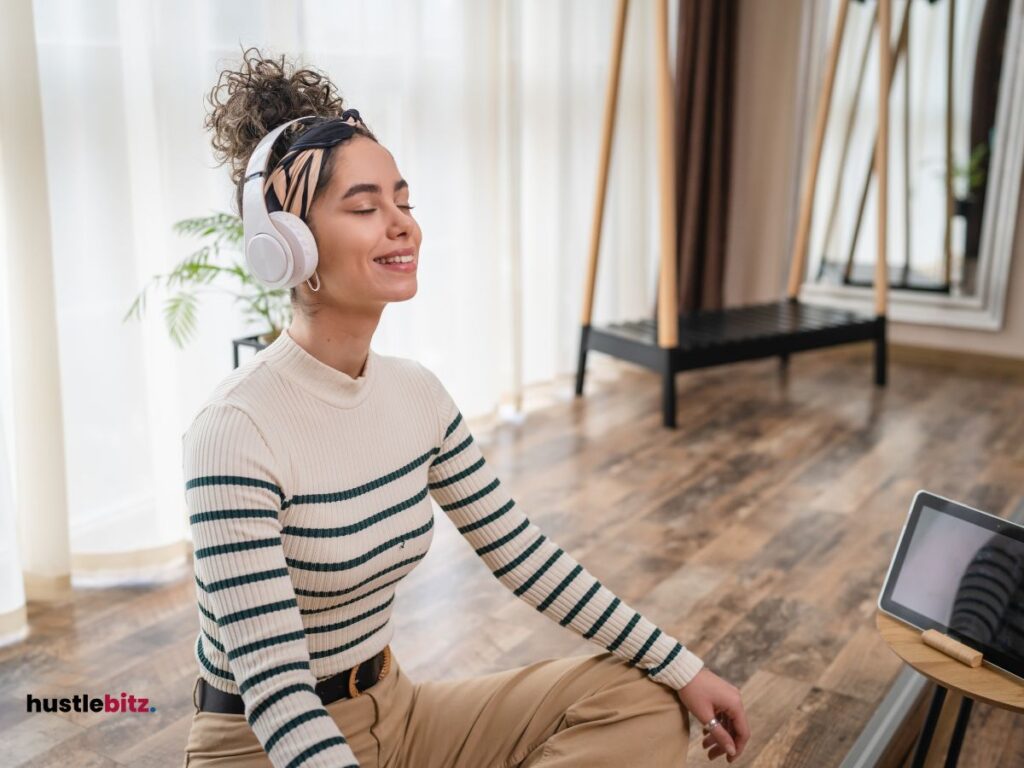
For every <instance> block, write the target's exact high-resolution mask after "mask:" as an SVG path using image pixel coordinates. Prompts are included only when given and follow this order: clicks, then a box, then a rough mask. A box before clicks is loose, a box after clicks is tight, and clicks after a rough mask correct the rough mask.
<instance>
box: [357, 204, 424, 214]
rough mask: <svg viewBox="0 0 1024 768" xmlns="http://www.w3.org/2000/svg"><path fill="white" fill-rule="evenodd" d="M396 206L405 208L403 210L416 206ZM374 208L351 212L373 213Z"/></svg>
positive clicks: (409, 209)
mask: <svg viewBox="0 0 1024 768" xmlns="http://www.w3.org/2000/svg"><path fill="white" fill-rule="evenodd" d="M398 207H399V208H405V210H407V211H411V210H412V209H413V208H415V207H416V206H415V205H400V206H398ZM376 210H377V209H376V208H367V209H365V210H362V211H352V213H373V212H374V211H376Z"/></svg>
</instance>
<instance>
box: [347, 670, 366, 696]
mask: <svg viewBox="0 0 1024 768" xmlns="http://www.w3.org/2000/svg"><path fill="white" fill-rule="evenodd" d="M362 663H363V662H361V661H360V662H358V663H357V664H356V665H355V666H354V667H352V671H351V672H349V674H348V696H349V698H350V699H354V698H356V697H358V696H362V694H363V692H362V691H361V690H359V687H358V686H357V685H356V675H358V674H359V667H360V666H361V665H362Z"/></svg>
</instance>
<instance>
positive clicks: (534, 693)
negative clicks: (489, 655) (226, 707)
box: [184, 653, 689, 768]
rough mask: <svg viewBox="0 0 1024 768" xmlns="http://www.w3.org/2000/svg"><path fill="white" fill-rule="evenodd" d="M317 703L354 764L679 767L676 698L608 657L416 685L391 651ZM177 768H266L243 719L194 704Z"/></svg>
mask: <svg viewBox="0 0 1024 768" xmlns="http://www.w3.org/2000/svg"><path fill="white" fill-rule="evenodd" d="M193 703H194V701H193ZM327 710H328V712H329V713H330V715H331V717H332V718H334V721H335V722H336V723H337V724H338V726H339V728H341V731H342V733H343V734H344V735H345V737H346V738H347V739H348V742H349V745H350V746H351V748H352V750H353V752H355V755H356V758H357V759H358V760H359V763H360V766H361V768H583V767H584V766H585V767H586V768H612V767H613V766H614V768H622V767H623V766H643V768H679V767H680V766H683V765H684V764H685V761H686V750H687V746H688V744H689V717H688V716H687V711H686V708H685V707H684V706H683V704H682V702H680V700H679V697H678V695H677V694H676V693H675V692H674V691H672V690H671V689H669V688H668V687H666V686H664V685H662V684H660V683H656V682H654V681H653V680H651V679H649V678H648V677H647V675H646V674H645V673H644V672H643V670H641V669H639V668H637V667H631V666H629V665H628V664H626V663H625V662H624V661H622V660H621V659H619V658H618V657H616V656H613V655H612V654H611V653H599V654H593V655H587V656H572V657H567V658H559V659H546V660H543V661H537V662H534V663H533V664H528V665H526V666H524V667H517V668H515V669H509V670H505V671H503V672H495V673H492V674H488V675H482V676H479V677H470V678H462V679H455V680H439V681H424V682H418V683H417V682H413V681H412V680H410V679H409V678H408V677H407V676H406V675H405V673H404V672H403V671H402V668H401V665H400V664H399V663H398V658H397V656H395V655H392V662H391V670H390V672H389V673H388V675H387V676H386V677H384V678H383V679H382V680H380V681H378V682H377V683H376V685H374V686H373V687H372V688H369V689H367V690H366V691H364V692H363V693H362V695H360V696H357V697H356V698H354V699H340V700H338V701H336V702H334V703H332V704H328V705H327ZM184 765H185V766H186V767H187V768H214V766H216V768H273V766H272V764H271V762H270V759H269V758H268V757H267V755H266V753H265V752H264V751H263V748H262V746H261V745H260V743H259V741H258V740H257V738H256V735H255V734H254V733H253V732H252V729H251V728H250V727H249V724H248V723H247V722H246V720H245V715H227V714H221V713H217V712H200V711H199V710H198V708H196V712H195V714H194V715H193V718H192V726H191V730H190V731H189V736H188V745H187V747H186V749H185V763H184Z"/></svg>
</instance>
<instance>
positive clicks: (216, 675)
mask: <svg viewBox="0 0 1024 768" xmlns="http://www.w3.org/2000/svg"><path fill="white" fill-rule="evenodd" d="M183 446H184V452H183V453H184V470H185V480H186V484H185V497H186V500H187V505H188V511H189V513H190V517H189V523H190V526H191V531H192V537H193V541H194V545H195V551H194V562H195V576H196V586H197V597H198V599H199V612H200V626H201V631H200V634H199V636H198V642H197V646H196V648H197V650H196V653H197V656H198V658H199V661H200V663H201V664H202V665H203V668H204V670H205V672H206V676H207V678H208V679H216V680H218V681H223V682H222V683H221V685H218V686H217V687H219V688H222V689H223V690H226V691H230V692H234V691H238V692H240V693H241V696H242V698H243V700H244V702H245V714H246V718H247V720H248V722H249V725H250V727H251V728H252V729H253V732H254V733H255V734H256V737H257V738H258V739H259V741H260V743H261V744H262V745H263V748H264V749H265V750H266V752H267V755H268V756H269V758H270V760H271V762H272V763H273V764H274V765H275V766H277V767H278V768H286V767H287V768H297V767H298V766H303V767H304V768H354V767H355V766H358V765H359V763H358V761H357V760H356V758H355V755H354V754H353V752H352V750H351V748H350V746H349V744H348V742H347V741H346V739H345V737H344V736H343V735H342V733H341V732H340V730H339V729H338V726H337V724H336V723H335V722H334V720H333V719H332V718H331V717H330V714H329V713H328V712H327V710H326V709H325V707H324V706H323V703H322V702H321V701H320V697H319V696H318V695H317V694H316V691H315V689H314V686H315V684H316V680H315V678H314V677H313V673H312V671H311V669H310V655H309V649H308V647H307V644H306V638H305V632H304V629H303V625H302V618H301V615H300V612H299V607H298V605H297V603H296V596H295V591H294V587H293V585H292V581H291V578H290V576H289V574H288V569H287V567H286V563H285V555H284V551H283V548H282V544H281V520H280V513H281V509H282V505H283V503H284V494H283V491H282V483H281V481H280V479H279V476H278V473H277V471H276V469H275V467H276V466H278V465H277V464H276V462H275V460H274V456H273V454H272V453H271V449H270V447H269V446H268V444H267V442H266V441H265V439H264V437H263V435H262V433H261V432H260V431H259V429H258V427H257V426H256V424H255V423H254V422H253V421H252V419H251V418H250V417H249V416H248V414H247V413H246V412H245V411H243V410H241V409H239V408H237V407H235V406H233V405H230V404H227V403H224V402H216V403H213V404H210V405H208V406H206V407H205V408H204V409H203V410H202V411H201V412H200V413H199V414H198V415H197V416H196V418H195V420H194V421H193V422H192V424H191V426H190V427H189V429H188V430H187V431H186V432H185V434H184V435H183ZM207 645H209V646H212V647H213V648H216V649H217V651H219V652H220V654H226V658H227V660H228V667H229V669H223V668H220V667H218V666H216V665H214V664H213V663H212V662H211V661H210V659H209V658H207V657H206V654H204V651H203V648H204V646H207ZM221 657H222V658H223V656H221Z"/></svg>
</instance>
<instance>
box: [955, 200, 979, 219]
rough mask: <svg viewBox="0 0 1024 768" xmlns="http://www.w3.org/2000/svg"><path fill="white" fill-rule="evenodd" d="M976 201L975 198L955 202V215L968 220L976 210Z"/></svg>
mask: <svg viewBox="0 0 1024 768" xmlns="http://www.w3.org/2000/svg"><path fill="white" fill-rule="evenodd" d="M974 205H975V200H974V198H973V197H958V198H956V199H954V200H953V215H954V216H962V217H963V218H965V219H966V218H968V217H969V216H970V215H971V211H972V210H973V209H974Z"/></svg>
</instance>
